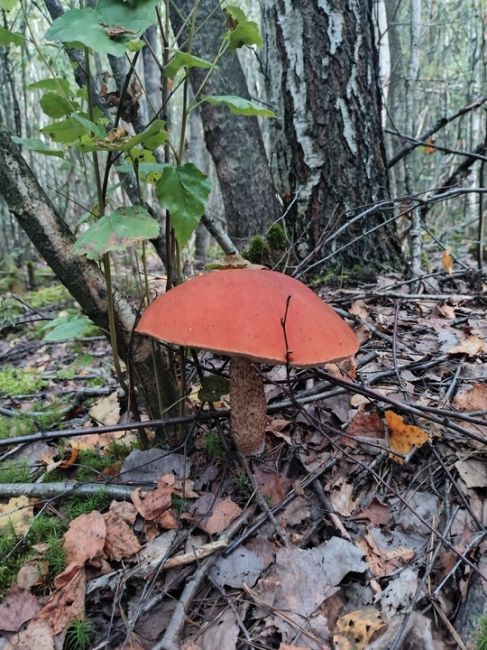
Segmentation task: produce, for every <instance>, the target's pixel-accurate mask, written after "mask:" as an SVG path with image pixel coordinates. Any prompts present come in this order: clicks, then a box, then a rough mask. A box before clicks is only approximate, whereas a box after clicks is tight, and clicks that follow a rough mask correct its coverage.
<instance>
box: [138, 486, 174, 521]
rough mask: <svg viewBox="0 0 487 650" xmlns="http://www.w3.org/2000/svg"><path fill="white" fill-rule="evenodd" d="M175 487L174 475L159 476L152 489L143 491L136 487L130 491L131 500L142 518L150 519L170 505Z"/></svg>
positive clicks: (157, 515)
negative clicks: (155, 485)
mask: <svg viewBox="0 0 487 650" xmlns="http://www.w3.org/2000/svg"><path fill="white" fill-rule="evenodd" d="M170 477H172V478H170ZM175 489H176V486H175V479H174V475H173V474H169V475H166V476H164V477H161V479H160V480H159V482H158V483H157V487H156V488H155V489H154V490H149V491H144V490H142V489H141V488H136V489H135V490H134V491H133V492H132V502H133V504H134V506H135V507H136V508H137V511H138V513H139V514H140V515H141V516H142V517H144V519H146V520H149V521H151V520H153V519H156V518H157V517H159V515H161V514H162V513H163V512H164V511H165V510H168V509H169V508H170V507H171V504H172V494H173V492H174V491H175Z"/></svg>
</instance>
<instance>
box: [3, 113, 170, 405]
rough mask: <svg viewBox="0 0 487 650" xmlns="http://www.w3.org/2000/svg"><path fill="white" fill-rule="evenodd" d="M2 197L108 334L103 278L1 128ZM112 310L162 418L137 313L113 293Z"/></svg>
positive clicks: (165, 374)
mask: <svg viewBox="0 0 487 650" xmlns="http://www.w3.org/2000/svg"><path fill="white" fill-rule="evenodd" d="M0 193H1V194H2V196H3V198H4V199H5V202H6V203H7V206H8V209H9V210H10V212H11V213H12V214H13V215H14V217H15V218H16V220H17V221H18V223H19V224H20V226H21V227H22V229H23V230H24V231H25V233H26V234H27V236H28V237H29V239H30V240H31V241H32V243H33V244H34V246H35V247H36V248H37V250H38V251H39V253H40V254H41V256H42V257H43V258H44V260H45V261H46V262H47V263H48V264H49V266H50V267H51V269H52V270H53V271H54V273H55V274H56V276H57V278H58V279H59V281H60V282H62V284H63V285H64V286H65V287H66V289H67V290H68V291H69V292H70V294H71V295H72V296H73V297H74V298H75V299H76V300H77V301H78V303H79V304H80V306H81V309H82V311H83V313H85V314H86V315H87V316H88V317H89V318H91V320H92V321H93V322H94V323H95V325H98V326H99V327H102V328H104V329H105V330H108V300H107V292H106V288H105V278H104V276H103V274H102V273H101V271H100V270H99V268H98V266H97V265H96V264H95V263H94V262H91V261H90V260H88V259H87V258H86V257H84V256H75V255H73V254H72V252H71V247H72V245H73V243H74V241H75V237H74V235H73V233H72V232H71V230H70V229H69V227H68V225H67V224H66V222H65V221H64V220H63V219H62V217H61V216H60V215H59V214H58V213H57V212H56V210H55V209H54V206H53V205H52V203H51V201H50V199H49V197H48V196H47V195H46V193H45V192H44V190H43V189H42V187H41V186H40V185H39V183H38V182H37V180H36V178H35V176H34V175H33V173H32V171H31V169H30V167H29V166H28V165H27V163H26V162H25V161H24V159H23V158H22V156H21V155H20V153H19V151H18V148H17V147H16V145H14V144H13V143H12V141H11V140H10V138H9V137H8V135H7V133H6V132H5V131H4V130H3V129H2V128H1V125H0ZM114 308H115V318H116V325H117V333H118V344H119V351H120V355H121V357H122V358H123V359H124V361H125V362H126V363H130V366H131V368H132V369H133V372H134V375H135V381H136V384H137V385H138V387H139V389H140V390H141V392H142V396H143V398H144V400H145V402H146V404H147V407H148V409H149V412H150V413H151V415H152V416H153V417H156V418H157V417H159V416H160V411H159V408H158V400H157V393H156V390H155V381H154V366H153V360H152V354H151V343H150V341H149V339H147V338H145V337H141V336H138V335H135V334H133V328H134V325H135V312H134V310H133V309H132V307H131V305H130V304H129V302H128V301H127V300H126V299H125V298H124V297H123V296H122V295H121V294H120V293H119V292H118V291H115V292H114ZM157 361H158V363H159V364H160V367H161V370H162V372H161V375H160V376H161V384H162V387H163V400H164V404H163V406H164V407H165V408H167V407H169V406H170V405H172V404H174V402H175V401H176V399H177V392H176V387H175V385H174V383H173V381H172V378H171V374H170V372H169V369H168V362H167V359H166V358H165V356H164V355H162V353H161V354H160V356H159V357H158V359H157Z"/></svg>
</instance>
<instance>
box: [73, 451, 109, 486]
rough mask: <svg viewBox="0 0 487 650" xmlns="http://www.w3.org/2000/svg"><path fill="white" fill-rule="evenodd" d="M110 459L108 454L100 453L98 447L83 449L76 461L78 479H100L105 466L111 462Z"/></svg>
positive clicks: (83, 480) (81, 480)
mask: <svg viewBox="0 0 487 650" xmlns="http://www.w3.org/2000/svg"><path fill="white" fill-rule="evenodd" d="M110 461H111V459H110V457H109V456H108V455H100V453H99V452H98V451H97V450H96V449H83V450H82V451H80V452H79V455H78V458H77V461H76V466H77V467H78V470H77V472H76V479H77V480H78V481H80V482H81V483H84V482H86V481H93V480H96V479H99V478H100V475H101V473H102V472H103V470H104V469H105V467H108V466H109V465H110V464H111V462H110Z"/></svg>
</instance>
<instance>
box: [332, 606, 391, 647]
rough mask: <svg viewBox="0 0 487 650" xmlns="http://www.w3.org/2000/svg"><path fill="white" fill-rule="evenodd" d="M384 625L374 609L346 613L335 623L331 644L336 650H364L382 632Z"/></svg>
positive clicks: (378, 613)
mask: <svg viewBox="0 0 487 650" xmlns="http://www.w3.org/2000/svg"><path fill="white" fill-rule="evenodd" d="M385 627H386V624H385V623H384V621H383V619H382V614H381V613H380V611H379V610H378V609H376V608H375V607H363V608H362V609H356V610H355V611H353V612H348V613H347V614H344V615H343V616H340V618H339V619H338V621H337V624H336V626H335V633H334V634H333V643H334V644H335V648H336V650H364V649H365V648H366V647H367V645H368V644H369V643H370V641H372V640H373V639H375V638H377V637H378V636H379V635H380V634H382V632H383V631H384V629H385Z"/></svg>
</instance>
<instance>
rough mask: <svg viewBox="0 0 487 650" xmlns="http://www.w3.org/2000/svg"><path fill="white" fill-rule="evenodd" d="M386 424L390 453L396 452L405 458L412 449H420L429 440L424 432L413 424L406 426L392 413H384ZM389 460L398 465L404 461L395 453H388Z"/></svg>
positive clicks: (398, 416) (401, 419)
mask: <svg viewBox="0 0 487 650" xmlns="http://www.w3.org/2000/svg"><path fill="white" fill-rule="evenodd" d="M385 415H386V422H387V426H388V427H389V431H390V433H391V440H390V448H391V452H397V453H399V454H403V455H404V456H407V455H408V454H409V453H410V452H411V451H412V449H413V447H416V448H418V447H422V446H423V445H424V444H425V443H426V442H428V440H429V439H430V437H429V435H428V434H427V433H426V431H423V429H421V428H420V427H416V426H414V425H413V424H406V422H404V418H403V417H402V416H401V415H398V414H397V413H394V411H386V414H385ZM389 458H391V459H392V460H393V461H394V462H396V463H398V464H399V465H403V464H404V459H403V458H401V457H400V456H397V455H396V454H395V453H390V454H389Z"/></svg>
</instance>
